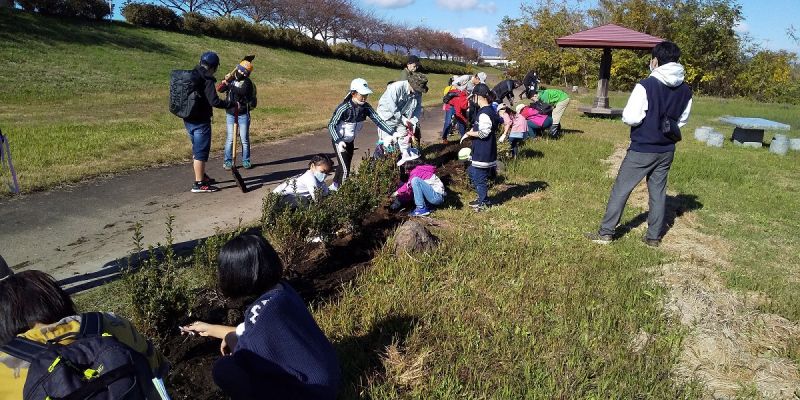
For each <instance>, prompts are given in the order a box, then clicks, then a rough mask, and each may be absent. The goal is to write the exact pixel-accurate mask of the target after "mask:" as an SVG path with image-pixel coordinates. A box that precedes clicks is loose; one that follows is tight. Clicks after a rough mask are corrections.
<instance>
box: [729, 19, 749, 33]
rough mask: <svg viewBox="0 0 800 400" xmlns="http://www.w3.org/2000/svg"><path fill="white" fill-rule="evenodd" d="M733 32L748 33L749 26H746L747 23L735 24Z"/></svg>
mask: <svg viewBox="0 0 800 400" xmlns="http://www.w3.org/2000/svg"><path fill="white" fill-rule="evenodd" d="M733 30H734V31H736V32H738V33H747V32H750V25H747V22H737V23H736V25H734V26H733Z"/></svg>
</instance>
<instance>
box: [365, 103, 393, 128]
mask: <svg viewBox="0 0 800 400" xmlns="http://www.w3.org/2000/svg"><path fill="white" fill-rule="evenodd" d="M366 106H367V107H366V108H367V112H368V113H369V119H371V120H372V122H374V123H375V125H377V126H378V128H380V129H381V130H382V131H384V132H386V133H388V134H390V135H391V134H393V133H394V130H393V129H392V128H389V126H388V125H386V121H384V120H383V119H382V118H381V116H380V115H378V113H377V112H375V109H374V108H372V106H371V105H369V104H367V105H366Z"/></svg>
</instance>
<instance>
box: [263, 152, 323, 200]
mask: <svg viewBox="0 0 800 400" xmlns="http://www.w3.org/2000/svg"><path fill="white" fill-rule="evenodd" d="M331 170H333V161H331V159H330V157H328V156H327V155H325V154H317V155H315V156H314V157H312V158H311V160H310V161H309V162H308V171H306V172H305V173H303V174H302V175H297V176H295V177H292V178H289V179H287V180H285V181H283V182H282V183H281V184H280V185H278V187H276V188H275V190H273V191H272V193H276V194H280V195H282V196H283V201H284V202H285V203H286V204H289V205H291V206H297V205H299V204H300V203H304V202H308V201H309V200H311V201H313V200H317V192H319V193H320V194H322V195H323V196H327V195H328V193H329V189H328V187H327V186H326V185H325V177H326V176H327V175H328V174H330V173H331Z"/></svg>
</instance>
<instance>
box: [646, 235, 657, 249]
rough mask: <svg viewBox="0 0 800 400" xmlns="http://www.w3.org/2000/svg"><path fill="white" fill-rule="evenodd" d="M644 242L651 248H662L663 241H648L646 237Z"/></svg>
mask: <svg viewBox="0 0 800 400" xmlns="http://www.w3.org/2000/svg"><path fill="white" fill-rule="evenodd" d="M642 242H644V244H646V245H648V246H650V247H658V246H661V239H648V238H647V237H646V236H645V237H643V238H642Z"/></svg>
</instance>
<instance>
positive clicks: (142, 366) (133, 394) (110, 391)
mask: <svg viewBox="0 0 800 400" xmlns="http://www.w3.org/2000/svg"><path fill="white" fill-rule="evenodd" d="M102 318H103V317H102V314H101V313H85V314H82V315H81V328H80V332H78V333H77V334H76V335H75V336H74V338H75V341H74V342H72V343H70V344H68V345H61V344H58V343H57V341H59V340H62V339H63V338H64V337H61V338H58V339H56V340H55V341H51V342H47V343H44V344H43V343H39V342H35V341H32V340H28V339H25V338H21V337H17V338H15V339H13V340H12V341H11V342H9V343H8V344H7V345H5V346H3V347H2V351H4V352H6V353H7V354H10V355H12V356H14V357H16V358H19V359H21V360H25V361H28V362H29V363H30V367H29V369H28V377H27V379H26V381H25V387H24V389H23V399H24V400H82V399H92V400H121V399H125V400H141V399H145V400H150V399H157V398H160V396H159V397H153V396H152V395H150V396H149V395H148V394H149V393H154V390H153V381H152V379H153V373H152V371H151V370H150V366H149V364H148V362H147V359H146V358H145V357H144V356H143V355H142V354H141V353H139V352H137V351H135V350H133V349H131V348H130V347H128V346H126V345H124V344H122V343H120V342H119V341H117V339H115V338H114V337H112V336H111V335H108V334H106V333H103V329H102V321H103V319H102Z"/></svg>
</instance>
